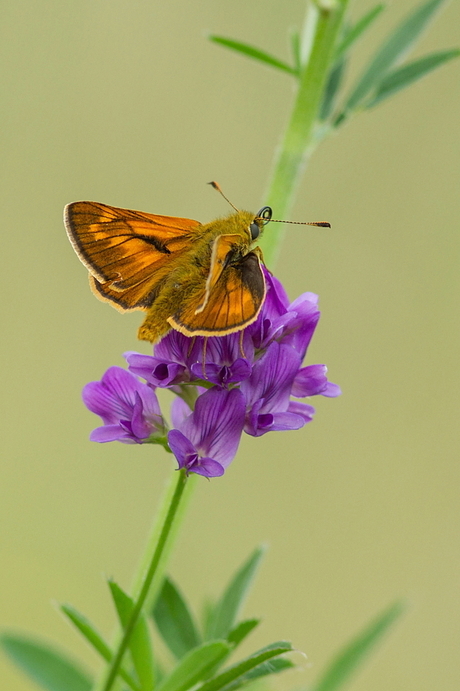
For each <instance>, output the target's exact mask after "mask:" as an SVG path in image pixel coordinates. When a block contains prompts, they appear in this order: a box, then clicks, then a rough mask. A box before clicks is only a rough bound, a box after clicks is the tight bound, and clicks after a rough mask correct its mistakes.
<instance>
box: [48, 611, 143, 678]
mask: <svg viewBox="0 0 460 691" xmlns="http://www.w3.org/2000/svg"><path fill="white" fill-rule="evenodd" d="M61 611H62V612H63V613H64V614H65V615H66V617H68V618H69V619H70V621H71V622H72V624H74V626H76V628H77V629H78V630H79V631H80V633H81V634H82V635H83V636H84V637H85V638H86V640H87V641H88V643H90V644H91V645H92V646H93V648H94V649H95V650H97V652H98V653H99V654H100V655H101V657H103V658H104V660H106V661H107V662H110V660H111V659H112V651H111V650H110V648H109V646H108V645H107V643H106V642H105V640H104V639H103V638H102V636H101V634H100V633H99V631H97V630H96V629H95V628H94V626H93V624H92V623H91V622H90V621H89V620H88V619H87V618H86V617H85V616H83V614H80V612H78V611H77V610H76V609H75V608H74V607H72V606H71V605H61ZM120 676H121V677H122V679H123V680H124V681H125V682H126V683H127V684H128V686H129V687H130V688H131V689H133V691H139V685H138V684H137V682H136V680H135V679H134V678H133V677H132V676H131V675H130V674H129V673H128V672H127V671H126V670H125V669H123V668H122V669H120Z"/></svg>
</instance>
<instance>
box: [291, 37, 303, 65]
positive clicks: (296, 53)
mask: <svg viewBox="0 0 460 691" xmlns="http://www.w3.org/2000/svg"><path fill="white" fill-rule="evenodd" d="M290 38H291V53H292V59H293V61H294V71H295V73H296V75H299V74H300V70H301V68H302V59H301V56H300V33H299V32H298V31H297V29H293V30H292V31H291V36H290Z"/></svg>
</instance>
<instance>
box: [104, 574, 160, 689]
mask: <svg viewBox="0 0 460 691" xmlns="http://www.w3.org/2000/svg"><path fill="white" fill-rule="evenodd" d="M108 583H109V588H110V592H111V593H112V597H113V601H114V603H115V607H116V610H117V613H118V618H119V620H120V623H121V625H122V626H123V627H125V626H126V625H127V624H128V622H129V619H130V616H131V612H132V610H133V607H134V602H133V600H132V599H131V598H130V597H129V595H127V594H126V593H125V592H124V591H123V590H122V589H121V588H120V586H119V585H117V583H115V581H108ZM129 649H130V651H131V656H132V659H133V664H134V669H135V670H136V672H137V676H138V677H139V682H140V685H141V688H142V689H146V691H151V689H152V688H153V687H154V685H155V668H154V661H153V652H152V642H151V640H150V633H149V628H148V624H147V619H146V617H145V615H144V614H142V613H141V614H140V615H139V619H138V621H137V624H136V626H135V627H134V629H133V632H132V634H131V639H130V642H129Z"/></svg>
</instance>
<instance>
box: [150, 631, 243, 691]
mask: <svg viewBox="0 0 460 691" xmlns="http://www.w3.org/2000/svg"><path fill="white" fill-rule="evenodd" d="M231 649H232V648H231V646H230V645H229V644H228V643H227V642H226V641H211V642H210V643H203V644H202V645H200V646H199V647H198V648H195V649H194V650H191V651H190V652H188V653H187V654H186V655H185V656H184V657H183V658H182V660H181V661H180V662H179V663H178V664H177V666H176V667H175V668H174V669H173V670H172V672H170V674H168V675H167V676H166V677H165V678H164V679H163V680H162V682H161V684H160V685H159V686H158V687H157V690H156V691H187V689H189V688H191V687H192V686H195V684H196V683H198V682H199V681H202V680H203V679H206V678H207V677H208V676H209V674H212V673H213V671H214V670H215V668H216V665H218V664H219V662H221V661H222V660H223V659H224V658H226V657H227V655H228V654H229V652H230V651H231Z"/></svg>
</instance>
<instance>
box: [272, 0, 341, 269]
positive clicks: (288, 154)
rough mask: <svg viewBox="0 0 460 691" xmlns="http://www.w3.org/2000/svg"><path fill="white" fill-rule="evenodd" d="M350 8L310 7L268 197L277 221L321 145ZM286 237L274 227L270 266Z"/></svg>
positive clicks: (323, 1)
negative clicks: (330, 82)
mask: <svg viewBox="0 0 460 691" xmlns="http://www.w3.org/2000/svg"><path fill="white" fill-rule="evenodd" d="M347 4H348V0H317V2H316V3H315V5H314V6H311V5H310V7H309V12H308V15H307V22H306V25H305V29H304V46H305V43H306V41H307V40H308V41H311V49H310V50H309V56H306V63H305V64H304V65H303V68H302V71H301V73H300V77H299V87H298V90H297V95H296V99H295V102H294V107H293V110H292V113H291V117H290V120H289V123H288V126H287V128H286V131H285V133H284V137H283V139H282V142H281V146H280V148H279V150H278V153H277V155H276V158H275V165H274V170H273V174H272V178H271V182H270V184H269V188H268V193H267V204H268V205H269V206H271V207H273V209H274V214H275V217H276V218H286V219H287V218H288V217H289V213H290V210H291V207H292V203H293V200H294V195H295V193H296V190H297V186H298V184H299V182H300V178H301V175H302V173H303V171H304V168H305V165H306V163H307V160H308V158H309V156H310V154H311V153H312V151H313V149H314V148H315V145H316V143H317V142H316V141H315V125H316V119H317V114H318V111H319V108H320V106H321V99H322V97H323V92H324V86H325V83H326V79H327V76H328V74H329V70H330V69H331V67H332V62H333V60H334V49H335V45H336V42H337V37H338V33H339V31H340V27H341V24H342V20H343V15H344V12H345V9H346V7H347ZM307 52H308V51H307ZM282 236H283V227H282V226H280V227H276V226H270V227H269V230H268V229H267V231H266V233H265V237H264V238H263V239H262V241H261V243H260V244H261V247H262V250H263V253H264V258H265V262H266V263H267V265H268V266H273V264H274V262H275V261H276V258H277V256H278V252H279V247H280V244H281V240H282Z"/></svg>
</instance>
